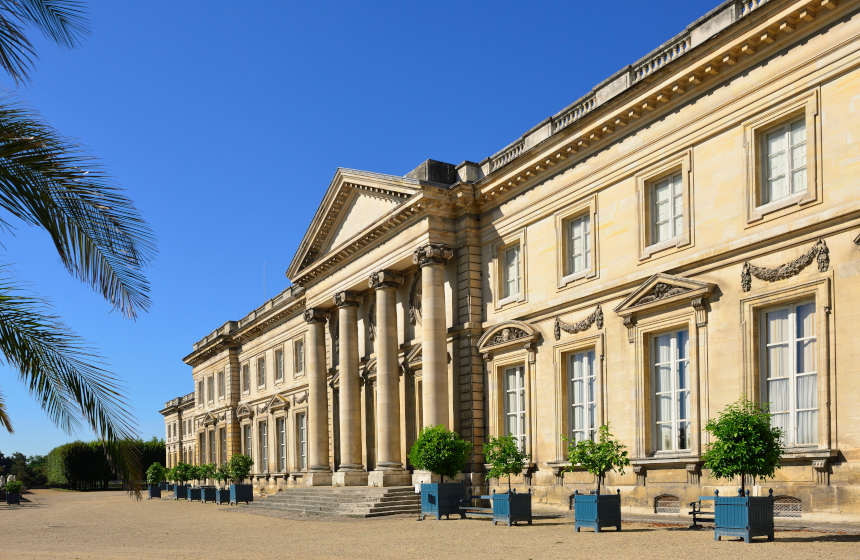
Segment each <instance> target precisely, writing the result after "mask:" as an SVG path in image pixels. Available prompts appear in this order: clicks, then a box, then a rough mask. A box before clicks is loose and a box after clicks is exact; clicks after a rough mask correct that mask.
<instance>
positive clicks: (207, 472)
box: [197, 463, 215, 482]
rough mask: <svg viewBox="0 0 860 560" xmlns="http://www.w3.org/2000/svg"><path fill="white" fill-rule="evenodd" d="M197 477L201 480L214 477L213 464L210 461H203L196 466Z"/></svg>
mask: <svg viewBox="0 0 860 560" xmlns="http://www.w3.org/2000/svg"><path fill="white" fill-rule="evenodd" d="M197 478H198V479H199V480H200V481H201V482H205V481H207V480H209V479H212V478H215V465H213V464H212V463H204V464H202V465H200V466H199V467H197Z"/></svg>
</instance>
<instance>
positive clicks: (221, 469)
mask: <svg viewBox="0 0 860 560" xmlns="http://www.w3.org/2000/svg"><path fill="white" fill-rule="evenodd" d="M229 478H230V470H229V469H228V468H227V465H224V464H222V465H218V468H217V469H215V480H216V481H218V487H217V488H215V503H216V504H218V505H220V504H226V503H228V502H229V501H230V489H229V488H225V487H224V483H225V482H227V480H228V479H229Z"/></svg>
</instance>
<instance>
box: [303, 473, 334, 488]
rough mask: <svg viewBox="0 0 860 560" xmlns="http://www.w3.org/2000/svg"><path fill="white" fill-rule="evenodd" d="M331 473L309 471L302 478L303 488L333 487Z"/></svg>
mask: <svg viewBox="0 0 860 560" xmlns="http://www.w3.org/2000/svg"><path fill="white" fill-rule="evenodd" d="M331 477H332V474H331V471H309V472H308V473H306V474H305V475H304V476H303V477H302V486H331Z"/></svg>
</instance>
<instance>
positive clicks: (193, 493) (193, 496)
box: [188, 486, 201, 502]
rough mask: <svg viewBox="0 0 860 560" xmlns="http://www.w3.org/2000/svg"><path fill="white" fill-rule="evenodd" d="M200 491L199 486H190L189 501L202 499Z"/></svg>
mask: <svg viewBox="0 0 860 560" xmlns="http://www.w3.org/2000/svg"><path fill="white" fill-rule="evenodd" d="M200 491H201V488H200V487H199V486H192V487H190V488H188V501H189V502H199V501H200Z"/></svg>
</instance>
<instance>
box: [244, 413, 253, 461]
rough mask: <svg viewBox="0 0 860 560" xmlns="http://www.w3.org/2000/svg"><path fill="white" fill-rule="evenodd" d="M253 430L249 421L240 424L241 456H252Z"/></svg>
mask: <svg viewBox="0 0 860 560" xmlns="http://www.w3.org/2000/svg"><path fill="white" fill-rule="evenodd" d="M253 432H254V428H253V426H252V425H251V422H250V421H249V420H247V421H245V422H242V454H243V455H247V456H248V457H253V456H254V440H253V438H254V433H253Z"/></svg>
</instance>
